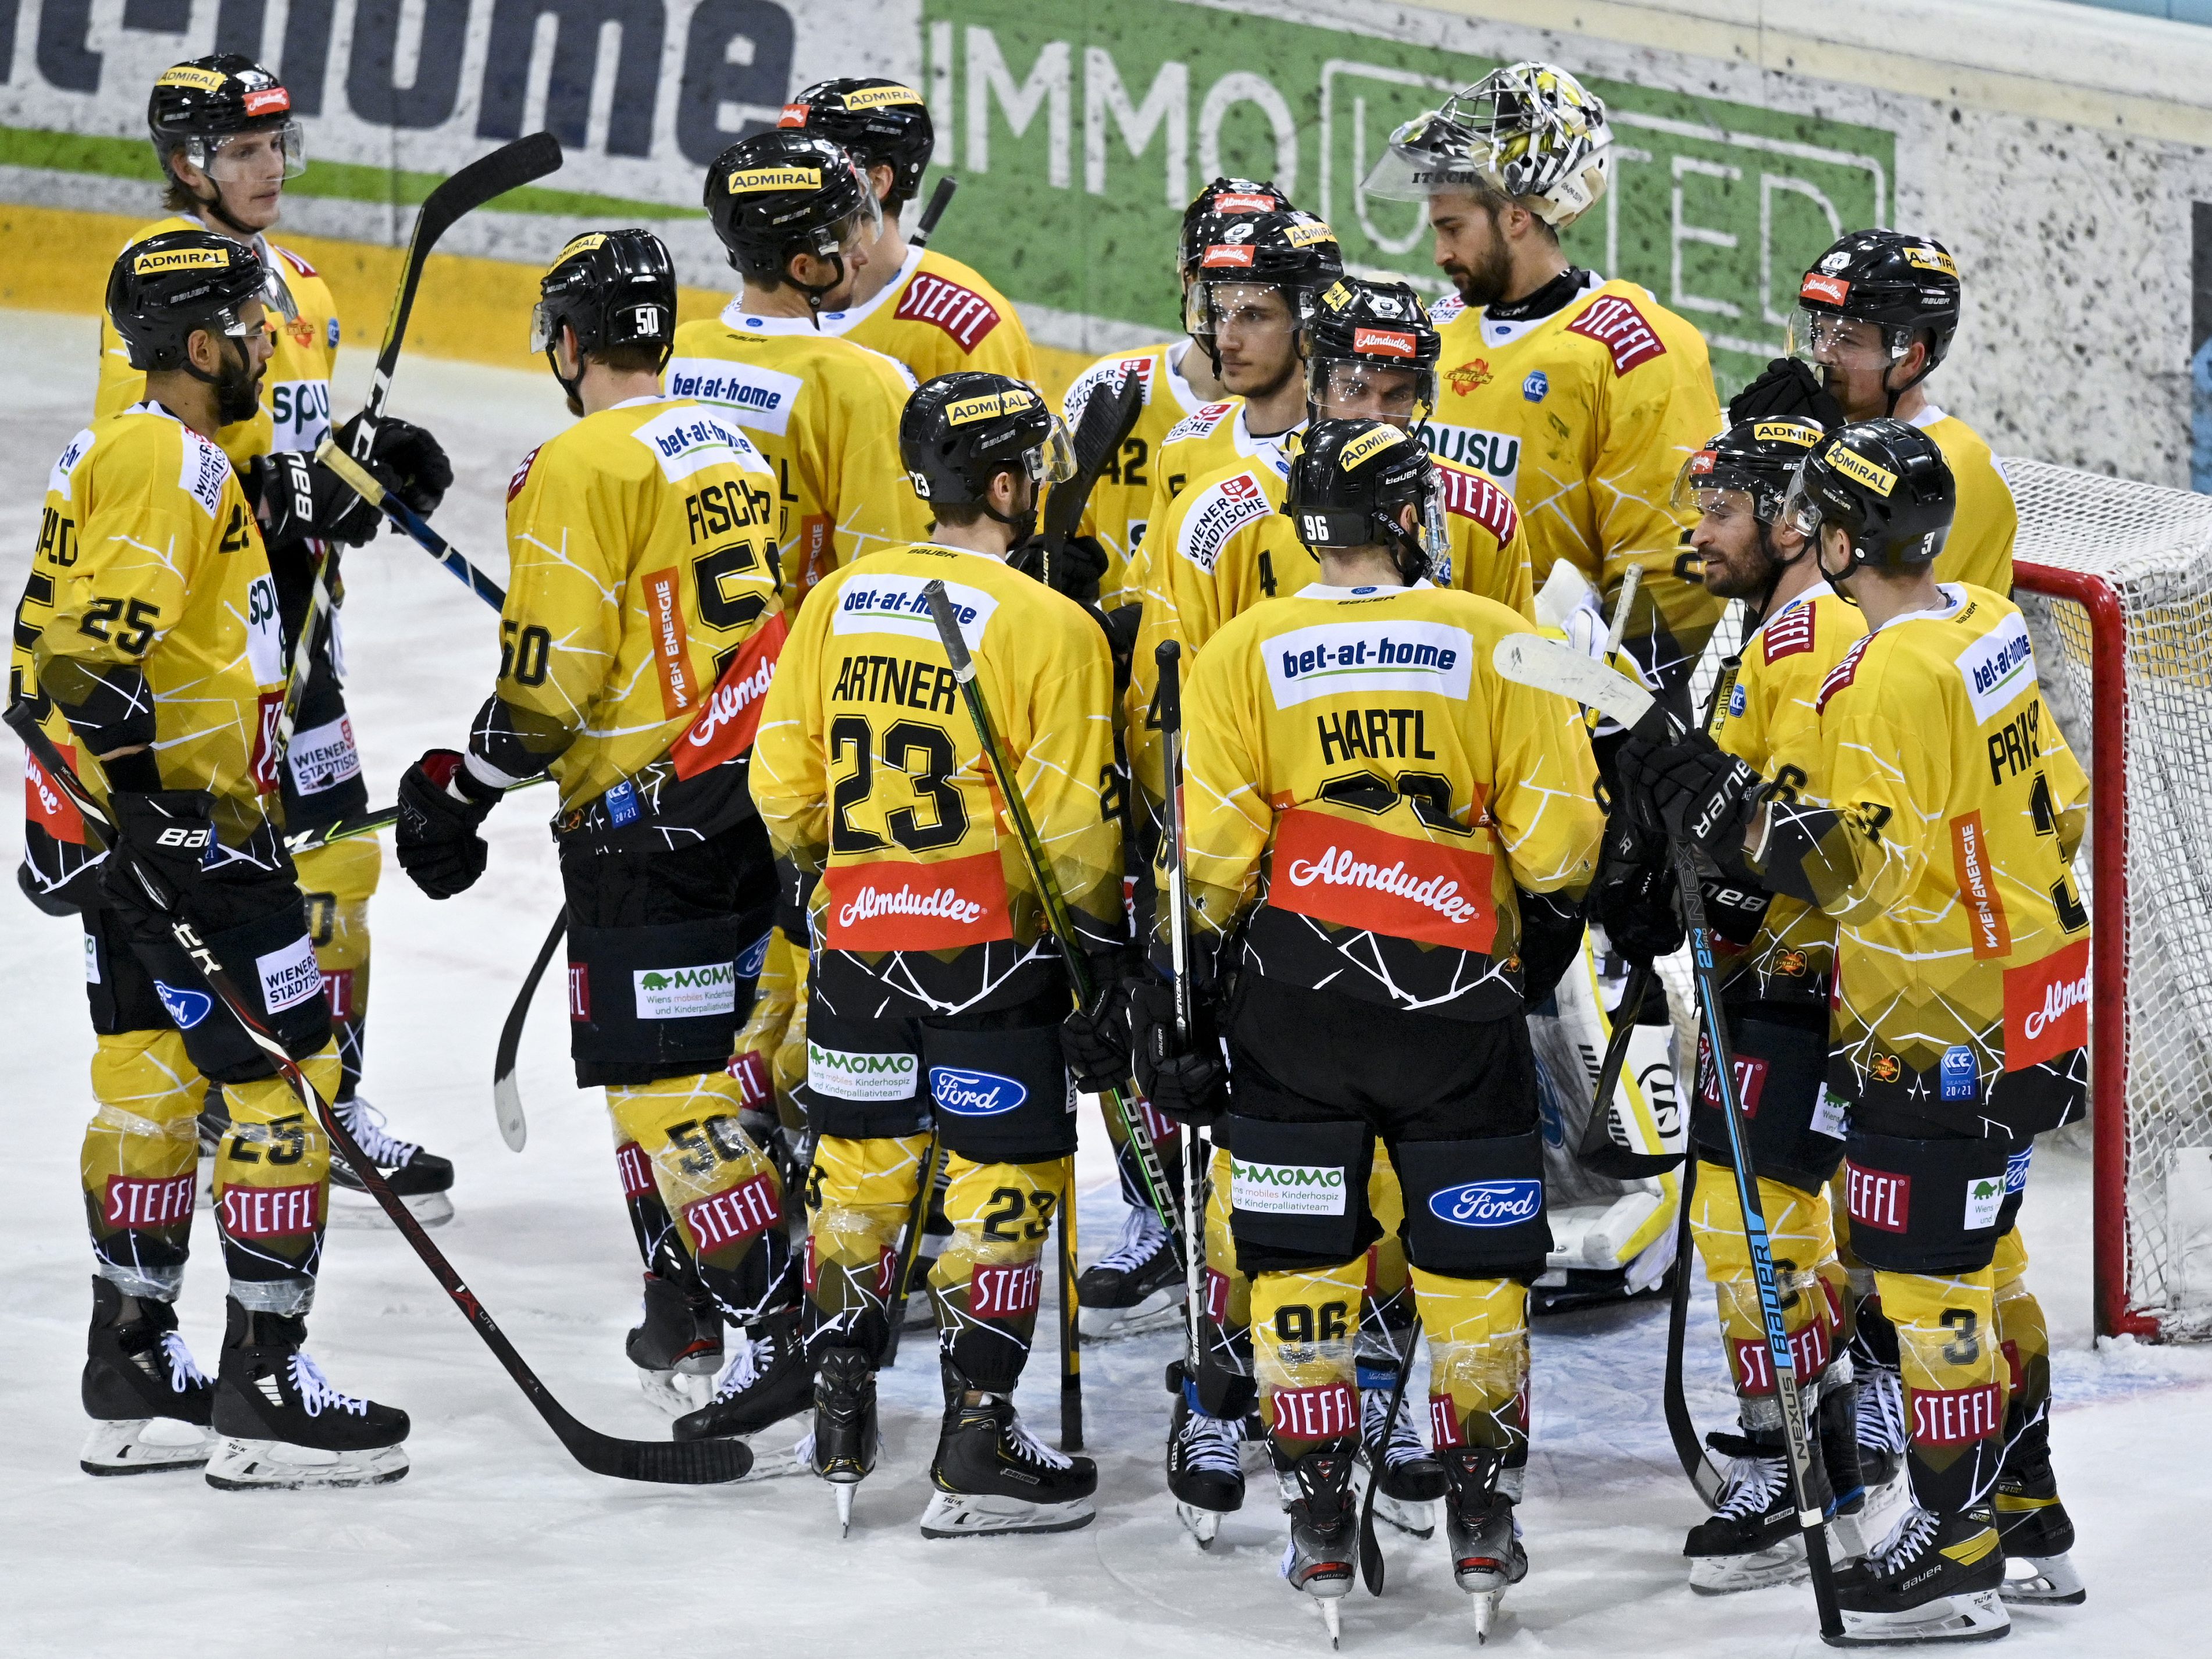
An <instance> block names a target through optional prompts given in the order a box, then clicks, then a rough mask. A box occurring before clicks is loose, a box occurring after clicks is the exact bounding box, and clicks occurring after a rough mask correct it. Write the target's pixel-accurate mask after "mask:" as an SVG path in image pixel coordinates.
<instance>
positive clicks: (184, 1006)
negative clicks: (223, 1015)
mask: <svg viewBox="0 0 2212 1659" xmlns="http://www.w3.org/2000/svg"><path fill="white" fill-rule="evenodd" d="M154 991H155V994H156V995H157V996H159V997H160V998H161V1006H162V1007H164V1008H166V1009H167V1010H168V1013H169V1018H171V1019H172V1020H173V1021H175V1022H176V1026H177V1029H178V1030H179V1031H189V1030H191V1029H192V1027H193V1026H195V1025H197V1024H199V1023H200V1022H201V1021H202V1020H204V1019H205V1018H207V1017H208V1016H209V1015H210V1014H211V1013H213V1012H215V999H214V998H213V997H211V996H210V995H209V994H207V993H206V992H204V991H179V989H177V987H175V986H173V985H164V984H163V983H162V982H161V981H160V980H158V979H157V980H155V981H154Z"/></svg>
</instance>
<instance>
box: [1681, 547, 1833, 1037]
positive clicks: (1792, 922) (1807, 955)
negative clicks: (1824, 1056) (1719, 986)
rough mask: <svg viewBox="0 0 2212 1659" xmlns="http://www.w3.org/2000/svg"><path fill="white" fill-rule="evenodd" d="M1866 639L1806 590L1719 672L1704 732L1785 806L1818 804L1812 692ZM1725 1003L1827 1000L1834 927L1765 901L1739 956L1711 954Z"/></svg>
mask: <svg viewBox="0 0 2212 1659" xmlns="http://www.w3.org/2000/svg"><path fill="white" fill-rule="evenodd" d="M1865 637H1866V618H1865V617H1864V615H1863V613H1862V612H1861V611H1860V610H1859V608H1858V607H1857V605H1852V604H1851V603H1850V601H1848V600H1846V599H1844V597H1843V596H1842V595H1841V594H1839V593H1837V592H1834V591H1833V590H1832V588H1830V587H1829V586H1827V585H1826V583H1824V582H1823V583H1815V584H1814V586H1813V587H1812V588H1811V589H1810V590H1808V592H1803V593H1800V594H1799V595H1798V596H1797V597H1796V599H1792V600H1790V603H1789V604H1787V605H1784V606H1783V607H1782V609H1781V610H1780V611H1778V612H1777V613H1776V614H1774V615H1773V616H1771V617H1767V618H1766V619H1765V621H1764V622H1763V623H1760V624H1759V627H1758V628H1757V629H1755V630H1753V633H1752V635H1751V637H1750V638H1748V639H1747V640H1746V641H1744V642H1743V646H1742V648H1741V650H1740V651H1739V652H1738V653H1736V655H1735V657H1733V658H1730V659H1729V662H1728V663H1727V664H1724V665H1723V668H1722V671H1721V677H1720V679H1719V681H1718V683H1717V685H1716V686H1715V688H1714V690H1713V712H1712V719H1711V721H1710V723H1709V724H1708V725H1707V726H1706V730H1707V731H1708V732H1711V735H1712V738H1713V741H1714V742H1716V743H1717V744H1719V745H1720V746H1721V747H1722V748H1723V749H1725V750H1728V752H1729V754H1731V755H1736V756H1740V757H1742V759H1743V760H1744V762H1745V763H1747V764H1748V765H1749V766H1750V767H1751V768H1752V769H1753V770H1754V771H1756V772H1758V773H1759V775H1761V776H1763V777H1765V778H1767V779H1769V780H1770V781H1772V782H1773V784H1774V785H1775V787H1777V788H1778V790H1780V791H1785V792H1787V798H1788V799H1791V800H1803V801H1805V802H1807V803H1808V804H1811V805H1824V804H1826V793H1825V787H1826V786H1825V784H1824V783H1823V782H1821V781H1818V780H1816V779H1815V778H1814V775H1813V774H1814V770H1815V769H1817V768H1818V767H1819V766H1820V715H1819V714H1817V713H1816V712H1815V711H1814V703H1815V702H1818V701H1819V699H1820V687H1821V686H1822V684H1825V683H1826V680H1827V678H1828V675H1829V673H1830V672H1831V671H1832V670H1833V669H1834V668H1835V666H1836V665H1837V664H1838V663H1839V662H1841V661H1842V660H1843V659H1844V655H1845V654H1846V653H1848V652H1849V651H1850V648H1851V647H1853V646H1854V645H1856V644H1857V643H1858V641H1861V640H1863V639H1864V638H1865ZM1717 955H1718V956H1719V957H1720V958H1721V965H1722V972H1723V975H1724V978H1723V993H1724V994H1725V995H1726V996H1727V998H1728V999H1729V1001H1731V1002H1802V1003H1810V1004H1814V1005H1820V1004H1825V1003H1826V1001H1827V1000H1828V980H1829V974H1830V970H1831V969H1832V968H1833V966H1834V964H1835V959H1836V924H1835V922H1834V921H1833V920H1832V919H1831V918H1830V917H1829V916H1828V915H1826V912H1824V911H1822V910H1821V909H1820V908H1819V907H1818V906H1817V905H1813V904H1808V903H1807V902H1805V901H1804V900H1803V899H1802V898H1793V897H1791V896H1790V895H1789V894H1787V893H1777V894H1774V895H1773V896H1771V899H1770V900H1769V901H1768V903H1767V906H1766V913H1765V915H1764V916H1763V917H1762V918H1761V919H1760V922H1759V930H1758V933H1757V935H1756V937H1754V938H1753V939H1752V940H1751V941H1750V943H1749V944H1748V945H1745V946H1743V947H1742V948H1741V949H1740V950H1738V949H1734V948H1724V949H1723V950H1722V951H1719V952H1717Z"/></svg>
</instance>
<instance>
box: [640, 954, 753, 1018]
mask: <svg viewBox="0 0 2212 1659" xmlns="http://www.w3.org/2000/svg"><path fill="white" fill-rule="evenodd" d="M630 979H631V982H632V983H633V985H634V986H635V989H636V994H637V1017H638V1018H640V1019H694V1018H698V1017H699V1016H700V1015H702V1014H728V1013H734V1012H737V1006H738V965H737V963H733V962H710V963H704V964H703V965H702V966H700V967H696V968H645V969H638V970H637V971H635V973H633V974H632V975H630Z"/></svg>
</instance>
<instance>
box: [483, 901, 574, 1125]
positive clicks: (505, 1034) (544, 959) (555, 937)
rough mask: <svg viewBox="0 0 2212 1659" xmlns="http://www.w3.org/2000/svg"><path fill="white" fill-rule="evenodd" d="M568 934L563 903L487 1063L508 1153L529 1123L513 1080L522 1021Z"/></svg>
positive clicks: (494, 1111)
mask: <svg viewBox="0 0 2212 1659" xmlns="http://www.w3.org/2000/svg"><path fill="white" fill-rule="evenodd" d="M566 933H568V906H567V905H565V904H564V905H562V907H561V914H560V915H557V916H556V917H554V918H553V929H552V931H551V932H550V933H547V934H546V935H545V943H544V944H543V945H539V946H538V959H537V960H536V961H535V962H533V963H531V964H530V973H529V975H528V976H527V977H526V978H525V979H524V980H523V981H522V988H521V989H520V991H518V992H516V993H515V996H514V1006H513V1007H511V1008H509V1009H508V1010H507V1024H504V1025H502V1026H501V1027H500V1028H499V1050H498V1052H497V1053H496V1054H494V1055H493V1056H492V1062H491V1109H492V1115H493V1116H494V1117H495V1118H496V1119H497V1120H498V1121H499V1138H500V1139H501V1140H504V1141H505V1142H506V1143H507V1151H509V1152H520V1151H521V1150H522V1147H523V1143H524V1142H526V1140H528V1139H530V1122H529V1120H528V1119H527V1118H526V1117H524V1116H523V1115H522V1091H521V1089H520V1088H519V1087H518V1086H517V1085H516V1084H515V1081H514V1068H515V1066H516V1064H517V1056H518V1055H520V1053H521V1050H522V1025H523V1022H524V1021H525V1020H526V1019H528V1018H530V1003H531V1000H532V998H533V997H535V996H536V995H537V994H538V981H539V980H541V979H544V977H545V964H546V963H549V962H550V961H552V960H553V951H554V949H555V947H556V946H557V945H559V944H560V943H561V939H562V936H563V935H564V934H566Z"/></svg>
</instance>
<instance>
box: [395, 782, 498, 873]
mask: <svg viewBox="0 0 2212 1659" xmlns="http://www.w3.org/2000/svg"><path fill="white" fill-rule="evenodd" d="M497 799H499V791H498V790H496V789H492V788H489V787H487V786H486V785H484V784H482V783H479V782H478V781H477V780H476V779H474V778H472V777H471V776H470V775H469V769H468V768H467V767H466V766H465V764H463V763H462V757H460V756H459V754H457V753H455V752H454V751H453V750H451V749H432V750H426V751H425V752H424V754H423V756H422V759H421V760H418V761H416V763H415V764H414V765H412V766H410V767H409V768H408V769H407V775H406V776H404V777H403V778H401V779H400V780H399V823H398V829H396V830H395V831H394V833H393V836H392V840H393V842H394V843H395V844H396V846H397V847H398V853H399V867H400V868H401V869H403V870H404V871H405V872H407V875H408V878H409V879H410V880H411V881H412V882H413V883H414V884H416V886H417V887H419V888H421V889H422V890H423V891H424V892H425V893H428V895H429V896H431V897H432V898H434V899H448V898H451V897H453V895H454V894H456V893H465V892H467V891H468V890H469V889H470V888H471V887H473V886H474V885H476V880H477V877H478V876H481V875H482V874H483V872H484V859H485V857H486V854H487V849H486V848H485V846H484V842H483V836H479V835H478V834H477V825H478V824H480V823H483V821H484V818H485V817H486V815H488V814H489V812H490V811H491V809H492V804H493V803H494V802H495V801H496V800H497Z"/></svg>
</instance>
